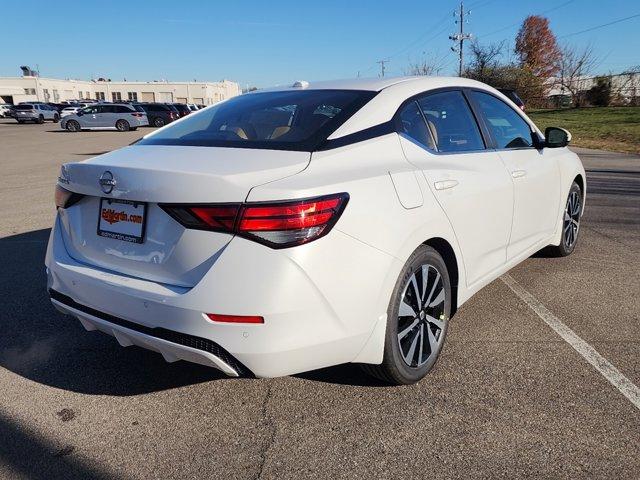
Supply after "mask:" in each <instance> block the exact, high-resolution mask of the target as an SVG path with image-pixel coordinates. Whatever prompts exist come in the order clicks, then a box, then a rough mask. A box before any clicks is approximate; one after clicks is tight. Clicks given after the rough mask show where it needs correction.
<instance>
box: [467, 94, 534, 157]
mask: <svg viewBox="0 0 640 480" xmlns="http://www.w3.org/2000/svg"><path fill="white" fill-rule="evenodd" d="M471 95H472V96H473V98H474V100H475V101H476V102H477V103H478V106H479V107H480V111H481V112H482V114H483V115H484V117H485V118H486V120H487V122H486V123H487V126H488V127H489V130H491V133H492V134H493V138H494V140H495V142H496V148H527V147H532V146H533V136H532V132H531V127H530V126H529V124H528V123H527V122H526V121H525V120H524V119H523V118H522V117H521V116H520V115H518V114H517V113H516V112H515V110H513V108H511V107H510V106H509V105H507V104H506V103H504V102H503V101H502V100H500V99H498V98H496V97H494V96H493V95H490V94H488V93H484V92H478V91H473V92H471Z"/></svg>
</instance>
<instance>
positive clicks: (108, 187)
mask: <svg viewBox="0 0 640 480" xmlns="http://www.w3.org/2000/svg"><path fill="white" fill-rule="evenodd" d="M98 183H99V184H100V188H101V189H102V191H103V192H104V193H111V192H112V191H113V188H114V187H115V186H116V181H115V179H114V178H113V173H111V172H110V171H109V170H107V171H106V172H104V173H103V174H102V175H100V179H99V180H98Z"/></svg>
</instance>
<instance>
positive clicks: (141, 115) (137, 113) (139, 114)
mask: <svg viewBox="0 0 640 480" xmlns="http://www.w3.org/2000/svg"><path fill="white" fill-rule="evenodd" d="M131 115H133V116H134V117H144V113H140V112H134V113H132V114H131Z"/></svg>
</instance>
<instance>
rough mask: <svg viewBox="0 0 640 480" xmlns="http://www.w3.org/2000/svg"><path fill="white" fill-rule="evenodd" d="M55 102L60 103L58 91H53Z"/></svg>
mask: <svg viewBox="0 0 640 480" xmlns="http://www.w3.org/2000/svg"><path fill="white" fill-rule="evenodd" d="M53 101H54V102H56V103H58V102H59V101H60V94H59V93H58V90H54V91H53Z"/></svg>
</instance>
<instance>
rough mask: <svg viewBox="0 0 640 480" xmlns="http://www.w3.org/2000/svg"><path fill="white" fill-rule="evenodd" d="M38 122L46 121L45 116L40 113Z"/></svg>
mask: <svg viewBox="0 0 640 480" xmlns="http://www.w3.org/2000/svg"><path fill="white" fill-rule="evenodd" d="M38 123H40V124H42V123H44V116H42V115H40V116H39V117H38Z"/></svg>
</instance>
